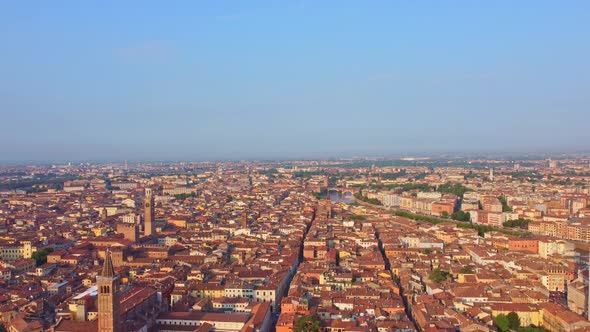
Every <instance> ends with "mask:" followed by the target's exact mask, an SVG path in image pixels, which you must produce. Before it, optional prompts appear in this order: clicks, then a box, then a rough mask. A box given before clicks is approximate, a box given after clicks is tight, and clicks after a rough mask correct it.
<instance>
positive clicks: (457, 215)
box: [451, 211, 471, 221]
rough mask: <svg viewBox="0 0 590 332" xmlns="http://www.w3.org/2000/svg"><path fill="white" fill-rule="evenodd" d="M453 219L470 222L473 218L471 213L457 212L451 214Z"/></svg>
mask: <svg viewBox="0 0 590 332" xmlns="http://www.w3.org/2000/svg"><path fill="white" fill-rule="evenodd" d="M451 218H452V219H453V220H457V221H469V219H471V216H470V215H469V212H464V211H457V212H453V214H451Z"/></svg>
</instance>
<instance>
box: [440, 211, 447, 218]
mask: <svg viewBox="0 0 590 332" xmlns="http://www.w3.org/2000/svg"><path fill="white" fill-rule="evenodd" d="M440 216H441V217H443V218H448V217H449V213H448V212H447V211H443V212H441V213H440Z"/></svg>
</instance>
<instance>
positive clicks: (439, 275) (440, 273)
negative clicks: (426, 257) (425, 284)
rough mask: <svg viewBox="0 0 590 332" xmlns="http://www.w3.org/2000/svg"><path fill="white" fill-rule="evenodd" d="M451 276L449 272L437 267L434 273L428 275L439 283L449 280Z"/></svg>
mask: <svg viewBox="0 0 590 332" xmlns="http://www.w3.org/2000/svg"><path fill="white" fill-rule="evenodd" d="M448 276H449V272H447V271H444V270H441V269H439V268H436V269H434V270H433V271H432V273H431V274H430V275H429V276H428V279H430V280H432V281H434V282H436V283H437V284H439V283H441V282H443V281H445V280H447V277H448Z"/></svg>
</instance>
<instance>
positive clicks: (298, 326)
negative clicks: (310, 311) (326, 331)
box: [293, 316, 321, 332]
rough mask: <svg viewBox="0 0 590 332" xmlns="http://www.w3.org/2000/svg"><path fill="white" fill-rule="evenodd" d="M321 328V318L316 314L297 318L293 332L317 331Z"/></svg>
mask: <svg viewBox="0 0 590 332" xmlns="http://www.w3.org/2000/svg"><path fill="white" fill-rule="evenodd" d="M320 328H321V325H320V320H319V319H317V318H316V317H314V316H301V317H299V319H297V322H296V323H295V326H294V327H293V332H317V331H319V330H320Z"/></svg>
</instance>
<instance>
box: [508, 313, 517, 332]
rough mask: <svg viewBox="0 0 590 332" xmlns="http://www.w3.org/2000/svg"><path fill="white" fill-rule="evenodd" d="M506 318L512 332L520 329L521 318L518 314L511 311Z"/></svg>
mask: <svg viewBox="0 0 590 332" xmlns="http://www.w3.org/2000/svg"><path fill="white" fill-rule="evenodd" d="M506 318H507V319H508V323H509V324H510V328H511V329H512V330H518V329H519V328H520V318H519V317H518V314H517V313H516V312H514V311H511V312H510V313H508V315H506Z"/></svg>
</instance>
